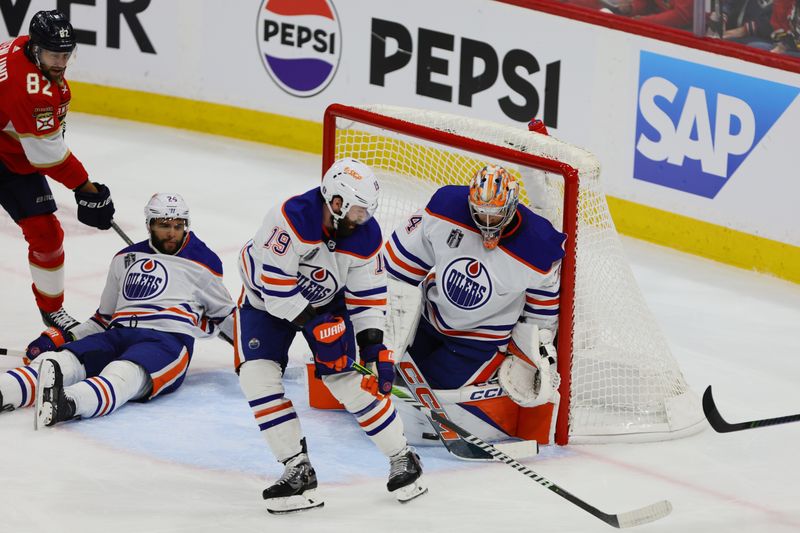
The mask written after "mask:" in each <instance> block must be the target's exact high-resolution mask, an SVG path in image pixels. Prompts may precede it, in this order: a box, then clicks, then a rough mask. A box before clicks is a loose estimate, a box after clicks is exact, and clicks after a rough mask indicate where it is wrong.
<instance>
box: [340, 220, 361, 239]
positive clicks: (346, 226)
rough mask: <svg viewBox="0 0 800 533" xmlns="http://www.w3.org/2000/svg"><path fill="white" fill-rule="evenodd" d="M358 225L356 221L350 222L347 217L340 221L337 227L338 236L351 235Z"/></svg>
mask: <svg viewBox="0 0 800 533" xmlns="http://www.w3.org/2000/svg"><path fill="white" fill-rule="evenodd" d="M357 227H358V224H356V223H355V222H350V221H349V220H347V219H346V218H345V219H343V220H340V221H339V226H338V227H337V228H336V237H349V236H350V235H352V234H353V232H354V231H355V230H356V228H357Z"/></svg>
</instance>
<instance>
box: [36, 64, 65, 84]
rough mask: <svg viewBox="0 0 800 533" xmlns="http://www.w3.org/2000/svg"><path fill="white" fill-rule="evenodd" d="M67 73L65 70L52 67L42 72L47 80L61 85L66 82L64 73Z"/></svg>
mask: <svg viewBox="0 0 800 533" xmlns="http://www.w3.org/2000/svg"><path fill="white" fill-rule="evenodd" d="M66 71H67V69H65V68H56V67H52V68H49V69H47V70H45V71H43V72H42V74H44V76H45V78H47V79H48V80H50V81H52V82H53V83H61V82H62V81H63V80H64V73H65V72H66Z"/></svg>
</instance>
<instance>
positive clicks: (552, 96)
mask: <svg viewBox="0 0 800 533" xmlns="http://www.w3.org/2000/svg"><path fill="white" fill-rule="evenodd" d="M412 29H413V28H412ZM412 29H409V28H407V27H405V26H404V25H402V24H400V23H399V22H394V21H391V20H383V19H377V18H373V19H372V28H371V33H372V37H371V45H370V57H369V83H370V84H371V85H376V86H379V87H384V86H386V83H387V77H389V76H388V75H389V74H391V73H393V72H397V74H393V75H392V76H391V77H392V78H393V80H394V81H395V82H398V81H400V80H402V79H404V78H406V77H407V76H416V93H417V94H418V95H420V96H425V97H428V98H435V99H437V100H442V101H445V102H457V103H458V105H461V106H465V107H472V105H473V104H472V100H473V96H475V95H477V94H479V93H481V92H483V91H487V90H489V89H491V88H492V87H494V86H495V84H499V85H500V88H501V89H500V90H501V91H502V93H504V94H503V95H502V96H501V97H500V98H498V99H497V100H496V101H497V105H498V107H499V108H500V111H502V112H503V114H505V115H506V116H507V117H508V118H510V119H512V120H516V121H519V122H525V123H527V122H528V121H529V120H530V119H531V118H533V117H535V116H539V115H540V114H541V115H542V117H543V119H544V123H545V124H546V125H547V126H550V127H551V128H556V127H558V96H559V84H560V80H561V61H553V62H551V63H547V64H546V65H542V64H541V63H540V62H539V59H541V56H539V59H537V57H536V56H534V55H533V54H531V53H530V52H528V49H529V48H530V47H531V43H530V42H529V41H530V40H529V39H528V38H527V37H524V38H521V39H520V41H519V45H520V47H519V48H512V49H511V50H496V49H495V48H494V47H493V46H492V44H491V43H488V42H485V40H483V39H481V40H476V39H468V38H466V37H458V36H456V35H453V34H452V33H447V32H443V31H434V30H430V29H426V28H421V27H418V28H416V32H415V33H416V43H415V36H414V35H413V34H412ZM489 33H491V32H489ZM412 58H414V59H416V61H415V62H414V63H415V64H413V66H411V67H409V68H408V69H406V67H407V66H408V65H410V64H412ZM403 69H406V71H405V72H399V71H401V70H403Z"/></svg>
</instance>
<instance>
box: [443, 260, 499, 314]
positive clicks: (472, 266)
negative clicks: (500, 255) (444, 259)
mask: <svg viewBox="0 0 800 533" xmlns="http://www.w3.org/2000/svg"><path fill="white" fill-rule="evenodd" d="M442 280H443V287H442V288H443V292H444V295H445V297H446V298H447V299H448V300H449V301H450V303H452V304H453V305H455V306H456V307H458V308H460V309H466V310H471V309H477V308H479V307H481V306H482V305H484V304H485V303H486V302H488V301H489V298H491V296H492V280H491V278H490V277H489V271H488V270H487V269H486V266H485V265H483V264H482V263H481V262H480V261H478V260H477V259H474V258H472V257H459V258H458V259H455V260H454V261H452V262H451V263H450V264H449V265H447V267H446V268H445V269H444V272H443V273H442Z"/></svg>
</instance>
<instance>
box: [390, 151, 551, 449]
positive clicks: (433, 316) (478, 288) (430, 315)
mask: <svg viewBox="0 0 800 533" xmlns="http://www.w3.org/2000/svg"><path fill="white" fill-rule="evenodd" d="M518 187H519V185H518V183H517V182H516V180H515V179H514V177H513V176H512V175H511V174H509V173H508V172H507V171H506V170H505V169H504V168H502V167H497V166H492V165H489V166H486V167H483V168H481V169H480V170H478V171H477V172H476V174H475V175H474V176H473V178H472V180H471V183H470V185H469V186H458V185H447V186H444V187H442V188H440V189H439V190H438V191H436V192H435V193H434V195H433V196H432V197H431V199H430V201H429V203H428V205H427V206H426V207H425V208H424V209H421V210H420V211H418V212H416V213H415V214H413V215H412V216H410V217H409V218H408V219H407V220H406V221H405V222H404V223H403V224H402V225H401V226H400V227H398V228H397V229H396V230H395V231H394V232H393V233H392V235H391V237H390V238H389V240H388V241H387V243H386V246H385V252H384V255H385V261H386V269H387V270H388V272H389V274H390V278H395V279H396V280H400V281H401V282H404V283H406V284H409V285H412V286H415V287H416V286H418V285H419V286H421V290H422V303H421V311H420V312H419V313H418V315H421V316H417V319H418V324H417V325H416V327H415V329H412V331H410V332H409V334H410V338H409V339H408V340H407V342H406V340H405V339H395V342H396V343H398V345H399V346H398V349H401V348H402V347H404V346H408V354H409V355H410V357H411V358H412V360H413V362H414V363H416V365H417V367H418V369H419V371H420V372H421V373H422V375H423V377H424V378H425V379H426V380H427V382H428V385H429V386H430V387H431V388H433V389H434V390H437V389H438V391H439V394H437V396H438V401H439V402H440V403H441V404H443V406H444V407H445V409H446V410H447V412H448V415H449V416H451V417H452V418H453V420H454V421H455V422H456V423H460V424H463V425H464V426H466V427H467V429H468V430H470V431H471V432H472V433H474V434H476V435H477V436H479V437H480V438H483V439H484V440H501V439H503V438H509V435H508V434H506V433H505V432H504V424H503V422H502V420H501V418H502V417H501V416H498V413H496V412H494V413H493V412H489V411H486V410H482V409H481V408H480V407H479V406H478V407H475V406H471V407H470V408H469V410H468V411H467V409H468V408H467V407H464V408H463V409H462V408H461V405H463V402H464V401H465V400H469V399H470V394H471V397H472V398H475V397H478V396H482V397H496V396H498V395H502V394H505V392H507V393H508V394H509V395H510V396H511V398H512V399H513V400H514V401H515V402H516V403H517V404H518V405H520V406H525V407H531V406H538V405H542V404H544V403H545V402H548V401H549V400H550V399H551V397H552V396H553V394H554V393H555V390H556V389H557V387H558V381H559V380H558V375H557V373H556V370H555V366H553V368H551V365H552V363H554V362H555V350H554V348H553V346H552V341H553V333H552V332H555V331H556V328H557V322H558V310H559V286H560V265H561V259H562V257H563V255H564V248H563V245H564V241H565V239H566V236H565V235H564V234H563V233H560V232H558V231H556V230H555V229H554V228H553V226H552V225H551V224H550V222H549V221H547V220H546V219H544V218H542V217H540V216H538V215H536V214H534V213H533V212H532V211H531V210H529V209H528V208H527V207H525V206H524V205H519V189H518ZM398 284H399V283H398V282H397V281H394V280H392V281H391V283H390V288H391V289H392V292H393V293H395V292H406V293H408V289H403V288H402V285H403V284H399V285H401V286H399V287H396V286H397V285H398ZM395 289H397V291H396V290H395ZM411 292H416V290H414V291H411ZM411 297H412V298H414V297H415V295H412V296H411ZM417 299H418V297H417ZM405 307H406V308H408V307H409V305H408V304H406V305H405ZM394 314H395V313H393V317H394ZM393 320H396V318H393ZM407 320H408V319H407ZM412 328H414V326H412ZM395 329H397V328H395ZM512 336H513V341H512ZM540 345H541V346H540ZM540 352H541V353H540ZM507 353H508V354H509V356H508V357H507ZM501 365H502V368H501ZM498 374H499V378H500V385H502V389H503V390H504V391H505V392H503V391H501V390H500V387H499V386H497V385H496V384H495V385H491V384H492V383H496V380H495V379H494V378H496V377H497V376H498ZM487 383H488V384H489V388H488V389H487V388H486V387H487ZM474 387H479V388H477V389H476V388H474ZM480 387H483V389H480ZM491 387H493V389H491ZM459 391H475V392H478V395H477V396H476V395H475V394H474V393H470V394H466V395H465V394H459ZM465 396H466V397H465ZM448 407H450V409H449V410H448ZM401 413H402V414H403V416H404V418H406V425H407V427H408V432H409V433H408V434H409V439H411V440H413V441H416V440H417V439H420V438H424V436H425V433H424V430H425V428H427V430H428V432H430V425H429V424H428V423H427V421H425V420H424V419H422V418H420V416H419V414H418V412H417V411H416V410H413V409H403V411H401ZM411 417H413V419H414V420H419V424H414V425H412V424H410V423H409V418H411ZM428 438H430V437H428Z"/></svg>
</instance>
